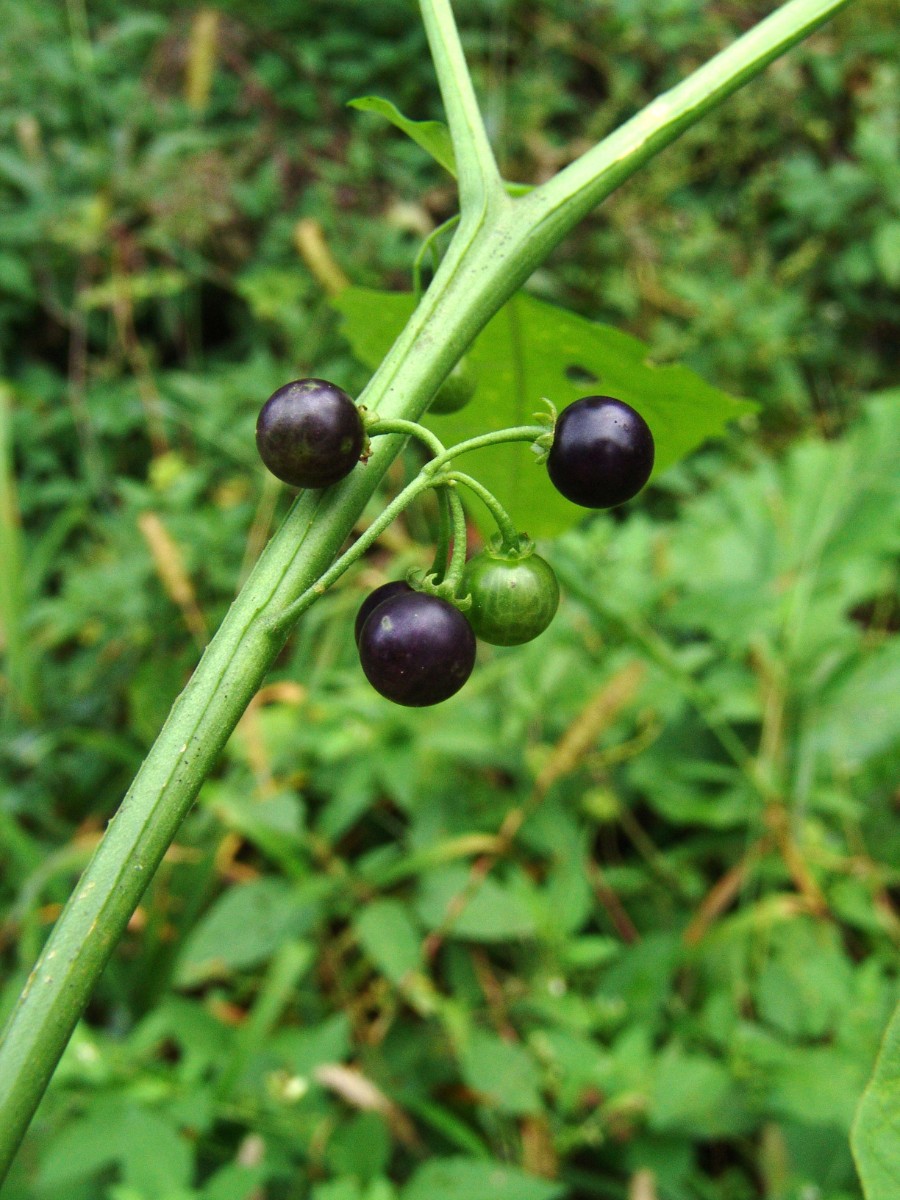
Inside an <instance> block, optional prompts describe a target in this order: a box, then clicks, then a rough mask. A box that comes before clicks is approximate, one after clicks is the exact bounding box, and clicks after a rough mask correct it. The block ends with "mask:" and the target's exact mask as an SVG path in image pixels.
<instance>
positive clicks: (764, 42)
mask: <svg viewBox="0 0 900 1200" xmlns="http://www.w3.org/2000/svg"><path fill="white" fill-rule="evenodd" d="M846 2H847V0H792V2H791V3H790V4H788V5H786V6H785V7H784V8H783V9H781V10H779V11H778V12H777V13H776V14H774V16H773V17H771V18H769V19H768V20H767V21H764V22H763V23H762V25H760V26H759V27H758V28H757V29H755V30H752V31H751V32H750V33H749V34H747V35H746V36H745V37H743V38H741V39H740V40H739V41H738V42H736V43H735V44H734V45H733V46H732V47H730V48H729V49H728V50H726V51H725V52H724V53H723V54H720V55H718V56H717V57H716V58H715V59H714V60H713V61H712V62H711V63H709V64H708V65H707V66H706V67H704V68H702V70H701V71H700V72H699V73H698V74H697V75H696V76H693V77H692V78H691V79H690V80H687V81H686V82H685V83H684V84H681V85H679V87H677V88H674V89H673V90H672V91H671V92H669V93H667V94H666V96H664V97H662V98H661V99H660V100H658V101H655V102H654V103H653V104H651V105H650V107H649V108H648V109H646V110H645V111H644V112H643V113H641V114H639V115H638V116H637V117H635V118H634V119H633V120H632V121H630V122H629V123H628V124H627V125H626V126H625V127H624V128H623V129H622V130H620V131H618V132H617V133H615V134H613V135H612V136H611V137H610V138H607V139H606V140H605V141H604V142H603V143H601V145H600V146H598V147H597V148H596V149H595V150H593V151H591V152H590V153H589V154H588V155H587V156H586V157H585V158H584V159H583V160H581V162H580V163H575V164H573V165H572V166H571V167H569V168H567V169H566V170H565V171H564V172H563V173H562V174H561V175H560V176H558V177H557V178H556V179H554V180H551V181H550V182H549V183H547V184H544V185H543V186H542V187H540V188H537V189H536V190H535V191H533V192H531V193H530V194H529V195H527V196H525V197H523V198H521V199H518V200H511V199H509V198H508V197H507V196H506V194H505V192H504V191H503V188H502V185H500V186H499V187H498V177H497V175H496V165H495V164H494V161H493V156H492V155H491V153H490V149H489V147H488V145H487V139H486V137H485V136H484V129H483V126H482V124H481V120H480V116H478V114H477V106H476V105H475V101H474V95H473V93H472V89H471V84H470V83H469V79H468V73H467V71H466V69H465V63H464V61H463V59H462V52H461V50H460V47H459V40H458V38H457V36H456V31H455V28H454V27H453V22H452V16H451V13H450V8H449V5H448V3H447V0H422V9H423V15H424V18H425V22H426V28H427V31H428V36H429V41H430V43H431V45H432V50H433V53H434V55H435V60H436V65H437V69H438V75H439V80H440V83H441V88H442V92H443V94H444V100H445V104H446V106H447V110H448V118H449V121H450V129H451V134H452V136H453V139H454V146H455V149H456V153H457V159H458V164H459V168H460V188H461V201H462V208H463V219H462V221H461V222H460V225H459V228H458V229H457V232H456V234H455V236H454V238H453V240H452V242H451V244H450V247H449V248H448V251H447V253H446V255H445V256H444V259H443V261H442V263H441V265H440V267H439V268H438V271H437V273H436V275H435V277H434V279H433V280H432V283H431V285H430V287H429V289H428V291H427V292H426V294H425V296H424V297H423V299H422V301H421V303H420V304H419V306H418V307H417V309H416V311H415V313H414V314H413V316H412V318H411V319H410V321H409V324H408V325H407V327H406V329H405V330H404V331H403V333H402V334H401V335H400V337H399V338H398V339H397V342H396V343H395V345H394V346H393V347H392V349H391V351H390V352H389V354H388V356H387V358H386V359H385V360H384V362H383V363H382V365H381V367H380V368H379V369H378V371H377V372H376V373H375V375H374V376H373V378H372V380H371V382H370V384H369V386H368V387H367V388H366V391H365V392H364V394H363V395H362V396H361V397H360V400H361V402H362V403H364V404H365V405H366V406H367V407H368V408H369V409H370V410H377V411H378V412H379V414H381V415H382V416H383V417H384V418H386V419H392V418H401V419H413V420H414V419H416V418H417V417H418V416H419V415H420V414H421V413H422V412H423V410H424V409H425V407H426V405H427V404H428V402H429V401H430V399H431V397H432V396H433V395H434V393H435V391H436V390H437V387H438V386H439V385H440V383H441V381H442V380H443V379H444V378H445V376H446V375H447V374H448V372H449V371H450V370H451V369H452V367H453V365H454V364H455V363H456V361H457V360H458V359H459V357H460V356H461V355H462V353H463V352H464V351H465V350H466V348H467V347H468V345H469V344H470V343H471V341H472V340H473V338H474V337H475V336H476V335H477V334H478V333H479V332H480V330H481V329H483V328H484V326H485V324H486V323H487V322H488V321H489V320H490V318H491V317H492V316H493V315H494V314H495V313H496V312H497V311H498V310H499V308H500V307H501V306H502V305H503V304H504V302H505V301H506V300H508V299H509V297H510V296H511V295H513V293H514V292H515V291H516V290H517V289H518V288H519V286H520V285H521V284H522V283H523V282H524V281H525V280H526V279H527V277H528V275H529V274H530V273H531V271H532V270H533V269H534V268H535V267H536V266H537V265H538V264H539V263H541V262H542V261H543V260H544V259H545V258H546V257H547V255H548V254H549V253H550V251H551V250H552V249H553V247H554V246H555V245H556V244H557V243H558V242H559V241H560V240H561V239H562V237H563V236H564V235H565V234H566V233H567V232H568V231H569V229H571V228H572V226H573V225H575V224H576V223H577V221H578V220H579V219H580V218H581V217H582V216H583V215H584V214H585V213H586V212H587V211H589V209H590V208H591V207H593V205H595V204H597V203H598V202H599V201H600V200H601V199H603V198H604V197H605V196H607V195H608V194H609V193H610V192H611V191H612V190H613V189H614V188H615V187H617V186H618V185H619V184H620V183H621V182H622V181H623V180H624V179H626V178H627V177H628V176H629V175H631V174H632V173H633V172H634V171H635V170H636V169H637V168H638V167H639V166H640V165H641V164H642V163H643V162H645V161H646V160H647V159H648V158H649V157H650V156H651V155H652V154H654V153H655V152H656V151H658V150H660V149H662V147H663V146H666V145H668V144H669V143H670V142H671V141H673V140H674V138H675V137H676V136H677V135H678V133H680V132H681V131H682V130H683V129H685V128H686V127H687V126H688V125H690V124H691V123H692V122H694V121H696V120H697V119H698V118H699V117H701V116H703V115H704V113H706V112H708V111H709V110H710V109H711V108H712V107H713V106H714V105H715V104H717V103H719V102H720V101H721V100H722V99H724V98H725V97H726V96H727V95H729V94H730V93H731V92H733V91H734V90H735V89H736V88H737V87H739V86H740V85H741V84H742V83H744V82H745V81H746V80H748V79H750V78H751V77H752V76H753V75H755V74H757V73H758V72H759V71H760V70H762V68H763V67H764V66H765V65H766V64H767V63H768V62H770V61H771V60H772V59H773V58H774V57H775V56H776V55H777V54H779V53H781V51H783V50H784V49H786V48H787V47H788V46H790V45H792V44H793V43H794V42H796V41H798V40H799V39H800V38H801V37H803V36H804V35H805V34H806V33H808V32H809V31H810V30H811V29H813V28H815V26H816V25H818V24H820V23H821V22H822V21H824V20H825V19H826V18H827V17H828V16H830V15H831V14H832V13H834V12H836V11H837V10H838V9H839V8H841V7H842V6H843V4H844V3H846ZM536 432H537V433H538V434H539V433H541V432H543V430H538V431H536ZM478 440H479V439H473V442H474V441H478ZM403 441H404V438H403V436H402V435H388V436H386V437H384V438H383V439H382V438H379V439H378V444H377V445H376V446H375V447H374V449H373V453H372V456H371V458H370V460H369V462H368V464H367V465H366V466H364V467H363V466H360V467H358V468H356V469H355V470H354V471H353V472H352V473H351V474H350V476H348V478H347V479H346V480H344V481H343V482H342V483H340V484H338V485H336V486H334V487H332V488H329V489H327V490H326V491H323V492H309V493H304V494H302V495H301V496H300V497H299V499H298V500H297V502H296V504H295V505H294V507H293V509H292V510H291V512H290V514H289V516H288V518H287V520H286V521H285V523H284V525H283V526H282V527H281V529H280V530H279V531H278V533H277V534H276V535H275V537H274V538H273V539H272V541H271V542H270V543H269V545H268V547H267V548H266V551H265V553H264V554H263V555H262V557H261V558H260V560H259V562H258V563H257V566H256V568H255V569H254V571H253V573H252V575H251V576H250V579H249V580H248V581H247V583H246V585H245V586H244V588H243V590H242V591H241V593H240V595H239V596H238V598H237V599H236V600H235V602H234V604H233V605H232V607H231V610H230V611H229V613H228V616H227V617H226V619H225V621H224V623H223V625H222V627H221V629H220V630H219V632H218V633H217V634H216V636H215V638H214V639H213V641H212V642H211V643H210V645H209V646H208V648H207V650H206V653H205V654H204V655H203V658H202V659H201V661H200V663H199V665H198V667H197V670H196V671H195V672H194V675H193V677H192V679H191V681H190V683H189V684H188V686H187V687H186V688H185V690H184V692H183V693H182V695H181V696H180V697H179V699H178V700H177V701H176V703H175V706H174V708H173V710H172V713H171V715H170V716H169V719H168V720H167V722H166V724H165V726H164V728H163V730H162V732H161V733H160V735H159V738H158V739H157V741H156V743H155V745H154V746H153V747H152V749H151V750H150V753H149V754H148V756H147V759H146V761H145V763H144V765H143V767H142V768H141V771H140V772H139V774H138V776H137V778H136V779H135V781H134V784H133V785H132V787H131V789H130V790H129V792H128V795H127V796H126V798H125V800H124V801H123V804H122V807H121V808H120V810H119V812H118V813H117V815H116V816H115V818H114V819H113V820H112V821H111V822H110V825H109V828H108V829H107V832H106V835H105V837H104V838H103V840H102V842H101V843H100V846H99V847H98V849H97V851H96V852H95V854H94V856H93V857H92V859H91V861H90V863H89V864H88V867H87V869H86V871H85V873H84V875H83V877H82V879H81V881H80V883H79V884H78V886H77V887H76V889H75V891H74V893H73V895H72V897H71V899H70V900H69V903H68V904H67V905H66V908H65V910H64V911H63V914H62V916H61V917H60V919H59V921H58V922H57V924H56V927H55V929H54V930H53V933H52V934H51V936H50V939H49V940H48V942H47V945H46V947H45V949H44V952H43V954H42V955H41V957H40V959H39V961H38V963H37V965H36V966H35V968H34V971H33V972H32V975H31V977H30V979H29V981H28V984H27V985H26V987H25V990H24V992H23V994H22V997H21V999H20V1001H19V1004H18V1006H17V1007H16V1009H15V1010H14V1011H13V1013H12V1015H11V1017H10V1019H9V1022H8V1024H7V1027H6V1030H5V1032H4V1036H3V1040H2V1042H0V1180H2V1178H3V1177H4V1176H5V1173H6V1170H7V1169H8V1166H9V1163H10V1161H11V1160H12V1157H13V1155H14V1153H15V1151H16V1148H17V1146H18V1144H19V1142H20V1140H21V1138H22V1136H23V1134H24V1132H25V1129H26V1128H27V1126H28V1123H29V1121H30V1119H31V1116H32V1114H33V1112H34V1110H35V1108H36V1107H37V1104H38V1102H39V1100H40V1098H41V1096H42V1094H43V1092H44V1089H45V1088H46V1086H47V1083H48V1081H49V1079H50V1076H51V1074H52V1072H53V1070H54V1067H55V1065H56V1062H57V1061H58V1059H59V1056H60V1055H61V1053H62V1051H63V1048H64V1047H65V1045H66V1042H67V1041H68V1039H69V1036H70V1034H71V1032H72V1029H73V1028H74V1026H75V1023H76V1022H77V1020H78V1018H79V1016H80V1014H81V1012H82V1011H83V1009H84V1006H85V1004H86V1003H87V1000H88V998H89V996H90V994H91V991H92V989H93V987H94V984H95V983H96V981H97V978H98V976H99V975H100V973H101V971H102V970H103V967H104V964H105V963H106V961H107V960H108V958H109V956H110V955H111V953H112V952H113V949H114V948H115V946H116V943H117V942H118V940H119V938H120V936H121V934H122V932H123V931H124V929H125V926H126V924H127V922H128V920H129V918H130V916H131V914H132V912H133V911H134V908H135V907H136V905H137V903H138V901H139V900H140V898H141V895H142V894H143V892H144V889H145V888H146V886H147V884H148V883H149V882H150V879H151V877H152V875H153V872H154V871H155V870H156V868H157V866H158V865H159V863H160V861H161V859H162V856H163V854H164V853H165V851H166V849H167V848H168V846H169V844H170V843H171V841H172V839H173V838H174V837H175V834H176V832H177V830H178V827H179V825H180V823H181V821H182V820H183V819H184V816H185V814H186V813H187V811H188V809H189V808H190V806H191V804H192V803H193V801H194V798H195V797H196V795H197V792H198V790H199V788H200V785H201V784H202V782H203V780H204V778H205V777H206V775H207V774H208V773H209V771H210V769H211V768H212V766H213V764H214V762H215V760H216V758H217V756H218V754H219V752H220V750H221V749H222V747H223V746H224V744H225V742H226V741H227V740H228V737H229V735H230V733H231V731H232V730H233V729H234V727H235V725H236V724H237V721H238V719H239V717H240V716H241V713H242V712H243V711H244V708H245V707H246V705H247V704H248V703H249V701H250V699H251V697H252V696H253V694H254V692H255V691H256V690H257V688H258V687H259V685H260V683H261V681H262V679H263V677H264V676H265V674H266V671H267V670H268V669H269V667H270V666H271V664H272V663H273V661H274V660H275V657H276V655H277V654H278V651H279V650H280V648H281V646H282V644H283V641H284V637H285V636H286V628H287V626H286V625H285V624H284V623H283V622H280V620H279V619H280V618H282V617H283V615H284V613H285V611H286V610H287V609H288V608H289V607H290V606H291V605H292V604H295V603H296V601H297V599H298V597H300V596H302V595H304V594H306V593H308V592H309V591H310V589H314V588H315V586H316V584H317V582H318V581H320V580H321V579H322V577H323V576H324V575H325V573H326V572H327V571H328V569H329V567H330V566H331V564H332V563H333V561H334V559H335V557H336V556H337V554H338V553H339V551H340V548H341V546H342V544H343V543H344V541H345V540H346V539H347V537H348V536H349V535H350V533H351V531H352V529H353V526H354V524H355V522H356V521H357V519H358V518H359V516H360V515H361V513H362V511H363V509H364V507H365V505H366V502H367V501H368V499H369V498H370V497H371V495H372V494H373V492H374V491H375V489H376V488H377V486H378V484H379V481H380V480H381V478H382V476H383V475H384V473H385V471H386V470H387V468H388V466H389V464H390V462H391V460H392V459H393V458H394V456H395V455H396V454H397V453H398V451H399V449H400V447H401V446H402V444H403ZM482 443H483V444H488V442H487V441H485V440H482ZM435 461H437V460H435ZM438 469H439V468H438ZM434 482H435V480H434V478H433V477H432V478H431V479H430V483H434Z"/></svg>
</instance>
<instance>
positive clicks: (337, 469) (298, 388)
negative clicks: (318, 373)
mask: <svg viewBox="0 0 900 1200" xmlns="http://www.w3.org/2000/svg"><path fill="white" fill-rule="evenodd" d="M365 440H366V436H365V430H364V428H363V421H362V417H361V416H360V414H359V409H358V408H357V407H356V405H355V404H354V403H353V401H352V400H351V399H350V397H349V396H348V395H347V393H346V392H343V391H341V389H340V388H339V387H336V386H335V385H334V384H333V383H328V382H327V380H325V379H295V380H294V382H293V383H286V384H285V385H284V387H281V388H279V389H278V391H277V392H275V393H274V394H273V395H271V396H270V397H269V399H268V400H267V401H266V402H265V404H264V405H263V406H262V410H261V411H260V414H259V418H258V420H257V422H256V446H257V449H258V450H259V456H260V458H261V459H262V460H263V462H264V463H265V464H266V466H267V467H268V468H269V470H270V471H271V472H272V474H273V475H276V476H277V477H278V478H279V479H281V480H283V482H284V483H289V484H291V486H292V487H298V488H323V487H328V486H329V484H332V483H337V481H338V480H339V479H343V478H344V476H345V475H349V474H350V472H351V471H352V470H353V468H354V466H355V465H356V463H357V462H358V461H359V456H360V455H361V454H362V451H363V446H364V445H365Z"/></svg>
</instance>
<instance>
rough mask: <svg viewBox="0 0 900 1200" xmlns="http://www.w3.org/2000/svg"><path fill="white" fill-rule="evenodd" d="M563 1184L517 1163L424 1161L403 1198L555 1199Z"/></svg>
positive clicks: (454, 1160)
mask: <svg viewBox="0 0 900 1200" xmlns="http://www.w3.org/2000/svg"><path fill="white" fill-rule="evenodd" d="M562 1194H563V1186H562V1184H559V1183H551V1182H550V1181H549V1180H547V1179H535V1177H534V1176H533V1175H526V1174H525V1172H524V1171H519V1170H517V1169H516V1168H515V1167H501V1166H498V1165H497V1163H493V1162H483V1161H481V1160H479V1159H474V1158H444V1159H435V1160H434V1161H432V1162H427V1163H425V1165H424V1166H422V1167H420V1168H419V1170H418V1171H416V1173H415V1175H414V1176H413V1177H412V1179H411V1180H410V1181H409V1183H408V1184H407V1185H406V1187H405V1188H404V1189H403V1191H402V1193H401V1196H402V1200H460V1197H463V1196H464V1197H465V1200H554V1197H556V1196H561V1195H562Z"/></svg>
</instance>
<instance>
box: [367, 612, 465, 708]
mask: <svg viewBox="0 0 900 1200" xmlns="http://www.w3.org/2000/svg"><path fill="white" fill-rule="evenodd" d="M359 661H360V663H361V664H362V669H363V671H364V672H365V675H366V678H367V679H368V681H369V683H371V685H372V687H374V688H375V690H376V691H377V692H380V693H381V695H382V696H385V697H387V699H388V700H393V701H394V703H395V704H405V705H407V706H409V707H410V708H423V707H424V706H425V705H428V704H439V703H440V702H441V700H446V699H447V698H448V697H449V696H452V695H453V694H454V693H455V692H458V691H459V689H460V688H461V687H462V685H463V684H464V683H465V682H466V680H467V679H468V678H469V676H470V675H471V674H472V667H473V666H474V665H475V635H474V633H473V632H472V627H471V626H470V625H469V622H468V621H467V620H466V618H465V617H464V616H463V615H462V613H461V612H460V611H459V609H457V608H454V607H453V605H452V604H449V603H448V602H447V601H446V600H442V599H441V598H440V597H439V596H429V595H426V594H424V593H422V592H412V591H411V592H410V593H409V594H406V595H403V594H398V595H394V596H390V597H389V598H388V599H387V600H383V601H382V603H381V604H379V605H378V606H377V607H376V608H374V609H373V610H372V612H370V613H369V616H368V619H367V620H366V622H365V624H364V625H363V627H362V631H361V633H360V635H359Z"/></svg>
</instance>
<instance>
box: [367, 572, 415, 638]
mask: <svg viewBox="0 0 900 1200" xmlns="http://www.w3.org/2000/svg"><path fill="white" fill-rule="evenodd" d="M412 590H413V589H412V588H411V587H410V586H409V584H408V583H406V582H405V581H404V580H402V579H395V580H393V581H392V582H391V583H383V584H382V585H381V587H377V588H376V589H375V591H374V592H369V594H368V596H366V598H365V600H363V602H362V604H361V605H360V606H359V612H358V613H357V614H356V623H355V624H354V626H353V636H354V637H355V638H356V644H357V646H358V645H359V635H360V634H361V633H362V627H363V625H365V623H366V621H367V620H368V619H369V614H370V613H371V612H373V611H374V610H375V609H376V608H377V607H378V605H379V604H383V603H384V601H385V600H389V599H390V598H391V596H405V595H407V594H408V593H409V592H411V591H412Z"/></svg>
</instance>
